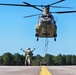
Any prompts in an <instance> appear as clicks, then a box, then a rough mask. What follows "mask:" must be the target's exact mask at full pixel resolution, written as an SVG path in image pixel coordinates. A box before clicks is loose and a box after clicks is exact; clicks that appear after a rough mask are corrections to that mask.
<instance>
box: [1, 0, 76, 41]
mask: <svg viewBox="0 0 76 75" xmlns="http://www.w3.org/2000/svg"><path fill="white" fill-rule="evenodd" d="M63 1H65V0H59V1H56V2H54V3H51V4H47V5H32V4H30V3H28V2H23V3H24V4H6V3H0V5H6V6H23V7H27V6H28V7H33V8H35V9H37V10H39V11H41V12H42V14H34V15H29V16H25V17H24V18H28V17H33V16H38V15H39V18H38V22H37V24H36V28H35V30H36V34H35V37H37V41H38V40H39V38H54V41H56V37H57V25H56V21H55V20H54V16H53V15H52V13H57V14H64V13H75V12H76V10H75V11H58V12H50V7H54V8H72V7H63V6H53V5H54V4H57V3H60V2H63ZM38 7H43V9H40V8H38Z"/></svg>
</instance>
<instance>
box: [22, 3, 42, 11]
mask: <svg viewBox="0 0 76 75" xmlns="http://www.w3.org/2000/svg"><path fill="white" fill-rule="evenodd" d="M23 3H24V4H27V5H28V6H31V7H33V8H35V9H37V10H40V11H42V10H41V9H39V8H37V7H36V6H34V5H31V4H29V3H27V2H23Z"/></svg>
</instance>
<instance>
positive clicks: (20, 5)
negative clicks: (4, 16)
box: [0, 3, 28, 6]
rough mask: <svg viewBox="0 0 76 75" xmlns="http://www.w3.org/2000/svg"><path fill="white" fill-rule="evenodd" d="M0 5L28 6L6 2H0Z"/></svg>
mask: <svg viewBox="0 0 76 75" xmlns="http://www.w3.org/2000/svg"><path fill="white" fill-rule="evenodd" d="M0 5H6V6H28V5H23V4H6V3H0Z"/></svg>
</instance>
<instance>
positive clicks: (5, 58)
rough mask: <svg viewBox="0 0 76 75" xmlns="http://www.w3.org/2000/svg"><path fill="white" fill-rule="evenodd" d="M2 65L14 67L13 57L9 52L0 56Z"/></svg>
mask: <svg viewBox="0 0 76 75" xmlns="http://www.w3.org/2000/svg"><path fill="white" fill-rule="evenodd" d="M2 58H3V64H4V65H14V59H13V55H12V54H11V53H9V52H7V53H4V55H3V56H2Z"/></svg>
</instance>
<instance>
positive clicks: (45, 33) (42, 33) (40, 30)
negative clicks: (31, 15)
mask: <svg viewBox="0 0 76 75" xmlns="http://www.w3.org/2000/svg"><path fill="white" fill-rule="evenodd" d="M36 33H37V34H38V37H54V34H56V27H55V25H53V24H49V23H48V24H46V23H42V24H41V25H39V24H37V26H36Z"/></svg>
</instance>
